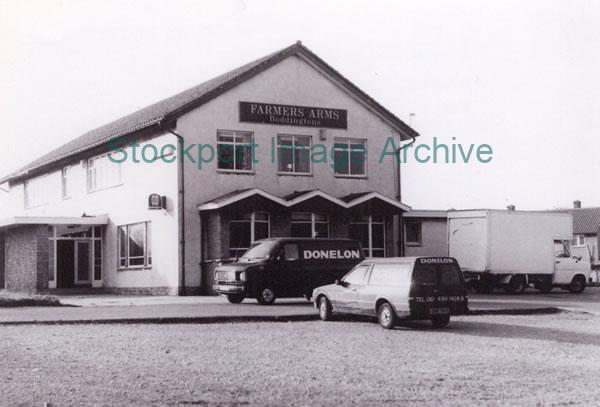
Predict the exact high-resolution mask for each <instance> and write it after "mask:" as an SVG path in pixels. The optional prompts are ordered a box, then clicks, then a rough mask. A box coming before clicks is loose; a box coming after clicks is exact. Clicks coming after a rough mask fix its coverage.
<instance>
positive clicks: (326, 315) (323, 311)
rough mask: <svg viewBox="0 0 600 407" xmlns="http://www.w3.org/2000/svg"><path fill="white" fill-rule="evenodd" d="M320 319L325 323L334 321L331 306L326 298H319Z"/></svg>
mask: <svg viewBox="0 0 600 407" xmlns="http://www.w3.org/2000/svg"><path fill="white" fill-rule="evenodd" d="M319 318H321V320H323V321H331V320H332V319H333V312H332V310H331V304H330V303H329V300H328V299H327V297H325V296H322V297H321V298H319Z"/></svg>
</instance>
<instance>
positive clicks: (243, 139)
mask: <svg viewBox="0 0 600 407" xmlns="http://www.w3.org/2000/svg"><path fill="white" fill-rule="evenodd" d="M217 157H218V163H217V168H219V169H220V170H228V171H240V172H249V171H252V161H253V158H254V151H252V133H250V132H242V131H226V130H219V131H218V132H217Z"/></svg>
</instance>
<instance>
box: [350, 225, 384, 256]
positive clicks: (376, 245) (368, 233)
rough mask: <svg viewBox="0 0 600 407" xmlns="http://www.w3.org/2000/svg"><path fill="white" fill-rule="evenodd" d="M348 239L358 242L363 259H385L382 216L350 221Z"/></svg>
mask: <svg viewBox="0 0 600 407" xmlns="http://www.w3.org/2000/svg"><path fill="white" fill-rule="evenodd" d="M350 238H351V239H354V240H358V241H359V242H360V243H361V245H362V247H363V251H364V254H365V257H385V222H384V219H383V216H371V215H367V216H359V217H356V218H354V219H352V220H351V221H350Z"/></svg>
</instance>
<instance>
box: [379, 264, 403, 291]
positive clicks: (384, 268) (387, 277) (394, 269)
mask: <svg viewBox="0 0 600 407" xmlns="http://www.w3.org/2000/svg"><path fill="white" fill-rule="evenodd" d="M411 270H412V266H411V265H410V264H376V265H374V266H373V271H372V272H371V278H370V279H369V285H381V286H391V287H402V286H406V285H410V274H411V273H410V272H411Z"/></svg>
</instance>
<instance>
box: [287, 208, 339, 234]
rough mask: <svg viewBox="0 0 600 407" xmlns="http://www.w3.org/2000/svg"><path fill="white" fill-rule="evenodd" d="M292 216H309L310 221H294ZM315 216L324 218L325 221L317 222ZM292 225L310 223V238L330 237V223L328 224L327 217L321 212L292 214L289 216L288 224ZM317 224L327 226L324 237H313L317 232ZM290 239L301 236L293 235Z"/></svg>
mask: <svg viewBox="0 0 600 407" xmlns="http://www.w3.org/2000/svg"><path fill="white" fill-rule="evenodd" d="M294 214H304V215H306V214H310V220H294V219H293V218H294ZM317 216H325V218H326V219H327V221H325V222H324V221H318V220H317ZM294 223H296V224H300V223H301V224H308V223H310V237H311V238H313V239H327V238H329V236H330V233H331V228H330V223H329V215H328V214H326V213H322V212H319V213H317V212H292V213H291V215H290V224H291V225H293V224H294ZM317 223H320V224H326V225H327V235H326V236H315V233H316V232H317ZM291 236H292V237H301V236H294V235H293V234H291Z"/></svg>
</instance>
